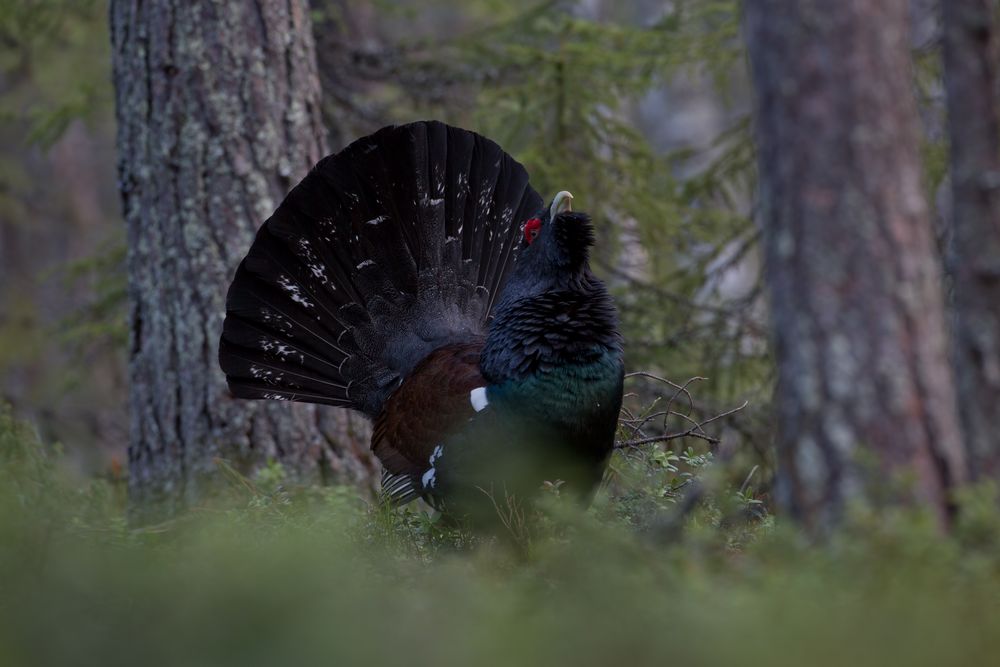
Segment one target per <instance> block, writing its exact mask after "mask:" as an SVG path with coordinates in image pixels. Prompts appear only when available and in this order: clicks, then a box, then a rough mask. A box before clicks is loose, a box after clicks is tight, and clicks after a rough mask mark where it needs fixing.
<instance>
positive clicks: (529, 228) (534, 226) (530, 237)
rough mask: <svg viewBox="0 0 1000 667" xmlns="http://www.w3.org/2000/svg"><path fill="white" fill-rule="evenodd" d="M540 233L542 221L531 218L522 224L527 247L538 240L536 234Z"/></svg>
mask: <svg viewBox="0 0 1000 667" xmlns="http://www.w3.org/2000/svg"><path fill="white" fill-rule="evenodd" d="M541 231H542V221H541V220H539V219H538V218H532V219H531V220H528V221H527V222H526V223H524V241H525V243H527V244H528V245H531V242H532V241H534V240H535V239H536V238H538V233H539V232H541Z"/></svg>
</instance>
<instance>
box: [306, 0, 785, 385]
mask: <svg viewBox="0 0 1000 667" xmlns="http://www.w3.org/2000/svg"><path fill="white" fill-rule="evenodd" d="M320 4H321V6H324V7H327V6H329V7H334V8H336V11H335V12H334V14H336V15H337V17H338V18H337V19H336V20H334V21H333V22H332V25H333V26H340V27H341V28H343V26H344V25H346V24H349V23H350V21H349V20H348V19H347V18H345V16H344V14H345V10H344V8H343V7H341V6H340V3H335V2H331V3H320ZM597 6H600V7H601V9H594V10H593V11H595V12H596V11H601V12H603V14H602V15H601V16H592V15H588V14H587V11H588V10H586V9H581V7H579V6H578V5H576V4H574V3H566V2H559V1H542V2H514V3H509V2H508V3H499V2H494V1H492V0H477V1H475V2H470V3H464V4H463V5H462V7H461V8H457V7H456V6H454V4H453V3H448V4H447V6H446V4H445V3H439V2H436V1H433V0H432V1H430V2H428V1H427V0H412V1H411V2H404V3H392V4H391V5H390V4H389V3H385V4H378V5H376V7H377V9H376V10H375V11H376V13H377V15H378V19H379V20H378V22H377V23H378V30H377V31H376V32H377V37H378V41H379V42H380V47H381V48H380V49H375V50H373V49H372V48H371V46H370V45H366V46H359V47H358V53H359V54H363V55H364V62H365V63H366V64H367V65H369V66H370V67H372V68H373V70H374V72H375V73H376V77H377V78H378V80H379V86H378V87H377V88H376V89H372V88H368V89H367V91H368V92H369V93H370V94H369V95H368V97H369V98H370V99H371V98H373V99H374V100H376V104H375V108H376V111H375V112H373V115H375V116H377V118H376V119H375V120H374V121H373V123H372V124H373V125H374V124H380V123H382V122H388V121H390V120H391V121H396V122H404V121H408V120H412V119H413V118H414V117H437V118H442V119H444V120H446V121H449V122H452V123H455V124H458V125H463V126H466V127H471V128H473V129H476V130H478V131H480V132H482V133H483V134H486V135H487V136H490V137H493V138H495V139H496V140H497V141H498V142H499V143H500V144H501V145H503V146H504V147H505V148H507V149H508V150H510V151H511V152H512V153H513V154H514V155H515V156H516V157H517V158H518V159H519V160H521V161H523V162H524V163H525V164H526V166H527V167H528V169H529V172H530V173H531V176H532V184H533V185H534V186H535V187H536V189H538V190H539V191H540V192H541V193H543V194H544V195H548V196H551V195H552V194H554V193H555V192H557V191H559V190H564V189H565V190H570V191H572V192H573V193H574V194H575V195H576V201H575V204H576V206H577V207H579V208H580V209H582V210H586V211H588V212H589V213H591V215H592V216H593V217H594V219H595V222H596V224H597V227H598V230H599V236H600V238H599V242H598V245H597V248H596V250H595V252H596V257H595V263H596V265H597V267H598V270H599V271H600V272H601V273H603V274H604V275H605V277H607V278H608V279H609V281H610V282H611V283H612V285H613V287H614V289H615V290H616V292H617V296H618V298H619V303H620V304H621V306H622V311H623V324H624V328H625V334H626V339H627V342H628V349H627V355H628V359H627V361H628V363H629V364H630V365H631V366H632V367H633V368H649V369H654V368H658V369H665V370H668V371H669V374H670V375H671V376H672V377H675V378H679V379H680V378H686V377H689V376H692V375H703V374H706V373H707V370H708V369H711V370H712V371H713V373H712V374H713V376H720V375H724V376H725V377H726V378H727V379H728V380H729V381H727V382H718V383H714V384H713V385H712V390H711V391H712V392H715V393H713V394H712V398H714V399H716V400H718V401H728V400H731V399H732V398H733V397H735V396H746V395H747V394H757V395H759V396H760V397H762V398H763V397H766V396H767V395H768V391H769V389H768V386H769V381H770V362H769V359H768V357H767V351H766V346H765V345H764V344H763V340H764V336H763V333H764V332H763V328H762V327H761V326H760V324H759V323H758V322H757V320H758V319H759V313H755V312H752V309H751V306H752V305H753V303H754V302H755V300H757V301H759V299H756V297H757V296H758V294H757V292H756V290H753V291H751V293H749V294H747V295H745V296H743V297H741V298H740V299H739V300H738V301H736V302H733V301H732V296H731V295H729V294H725V293H723V291H721V290H719V289H718V277H719V275H721V273H723V272H724V271H725V270H726V269H727V268H731V267H732V266H734V265H736V264H738V263H739V262H740V261H741V260H743V259H746V258H747V257H748V256H752V255H753V253H754V252H755V244H756V238H757V236H756V233H755V231H754V227H753V225H752V224H751V220H750V216H749V203H748V202H749V200H750V193H751V192H752V190H753V187H754V164H753V160H754V154H753V150H752V144H751V141H750V123H749V120H748V117H747V115H746V112H745V111H742V107H743V106H745V101H741V100H744V99H745V95H744V94H743V93H742V92H740V91H742V90H744V89H745V86H744V84H743V83H742V82H743V80H744V78H745V77H744V74H745V71H744V70H745V64H744V60H743V56H742V51H743V47H742V44H741V41H740V39H739V7H738V3H737V2H735V0H686V1H684V2H675V3H669V4H668V5H664V6H662V7H653V6H649V7H645V6H640V4H639V3H625V4H622V5H621V6H616V7H610V5H609V3H597V5H595V7H597ZM321 20H322V19H321ZM334 29H336V28H334ZM342 39H347V40H348V41H349V40H350V39H351V37H350V35H345V36H343V38H342ZM359 57H360V55H359ZM382 77H384V78H382ZM684 78H690V79H693V80H704V79H707V80H709V81H711V82H714V84H715V94H716V95H717V97H718V100H716V105H717V106H719V107H721V108H723V110H724V111H725V112H726V113H724V114H723V115H727V114H728V115H730V116H732V120H731V121H727V122H724V123H722V127H720V128H719V136H718V138H717V140H716V141H715V142H714V143H712V144H709V145H704V146H702V145H697V144H690V145H682V146H680V147H678V148H676V149H673V150H670V151H664V150H663V149H662V148H660V147H658V146H657V145H655V144H654V142H653V140H652V139H651V138H650V137H651V135H653V134H655V131H656V129H657V128H658V126H660V125H663V126H667V125H669V124H670V123H671V122H672V114H673V109H672V108H671V106H670V103H669V102H666V103H661V104H660V106H659V107H654V108H658V109H659V110H660V112H661V113H662V114H663V118H662V121H660V122H658V121H656V120H652V121H650V120H646V121H645V122H640V121H639V120H638V110H639V107H640V106H641V105H642V104H643V102H644V101H647V100H648V99H649V97H650V96H651V95H657V94H659V93H660V92H661V91H663V90H664V89H666V88H668V87H669V86H670V85H671V83H672V82H674V81H676V80H678V79H684ZM703 87H704V86H703ZM332 93H333V94H332V95H329V99H330V100H331V103H332V104H334V105H335V106H336V105H338V104H340V102H339V100H340V97H339V96H340V95H342V93H343V91H342V90H340V89H339V88H338V90H336V91H332ZM737 98H739V99H737ZM741 105H742V106H741ZM337 108H338V110H340V109H341V108H340V107H337ZM330 116H331V118H334V119H335V118H342V117H343V116H344V114H343V113H331V114H330ZM366 129H370V128H366ZM359 131H360V130H359ZM630 267H631V268H630ZM754 280H755V277H753V276H751V277H750V279H749V282H750V283H753V282H754ZM750 339H753V340H756V341H757V344H755V345H748V343H747V341H748V340H750ZM716 371H717V372H716Z"/></svg>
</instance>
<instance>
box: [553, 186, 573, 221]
mask: <svg viewBox="0 0 1000 667" xmlns="http://www.w3.org/2000/svg"><path fill="white" fill-rule="evenodd" d="M572 210H573V195H572V194H570V193H569V192H566V191H565V190H563V191H562V192H560V193H559V194H557V195H556V196H555V199H553V200H552V206H551V208H549V220H555V219H556V216H557V215H559V214H560V213H566V212H568V211H572Z"/></svg>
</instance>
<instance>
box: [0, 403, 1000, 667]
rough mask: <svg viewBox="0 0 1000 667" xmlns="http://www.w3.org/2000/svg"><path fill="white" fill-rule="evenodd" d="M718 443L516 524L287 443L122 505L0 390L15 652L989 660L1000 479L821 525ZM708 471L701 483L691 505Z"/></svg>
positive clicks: (23, 661) (6, 642)
mask: <svg viewBox="0 0 1000 667" xmlns="http://www.w3.org/2000/svg"><path fill="white" fill-rule="evenodd" d="M661 451H662V450H661ZM713 465H717V462H715V463H713V462H712V458H711V457H710V456H706V455H702V454H698V453H697V452H695V451H693V450H687V449H684V450H671V453H668V454H663V455H651V456H649V457H635V456H633V457H629V456H625V455H623V454H619V455H618V456H617V458H616V460H615V467H616V470H617V472H616V474H615V475H614V476H613V477H612V480H611V482H610V483H609V484H608V485H607V486H606V488H604V489H603V490H602V491H601V493H600V494H599V497H598V499H597V501H596V503H595V506H594V507H593V508H592V509H591V510H590V511H588V512H580V511H579V510H578V509H576V508H574V507H572V506H567V505H566V503H565V502H564V501H563V499H562V498H561V497H560V496H559V494H558V493H555V492H554V493H552V494H550V495H551V496H552V498H551V499H550V502H546V503H544V507H545V509H544V511H542V512H541V516H539V517H533V518H532V519H531V521H530V523H531V529H530V531H529V534H530V536H529V539H528V541H527V542H526V543H520V544H519V543H517V542H516V541H515V540H511V539H482V538H474V537H472V536H470V535H469V534H467V533H465V532H463V531H461V530H458V529H456V528H454V527H451V526H449V525H446V524H445V523H444V522H442V521H440V520H439V519H436V518H435V517H434V516H433V515H432V514H430V513H428V512H425V511H421V510H420V509H419V508H403V509H398V510H387V509H385V508H383V507H379V506H378V505H374V504H371V503H368V502H366V501H364V500H362V499H361V498H360V497H359V496H358V495H357V494H356V493H355V492H354V491H353V490H351V489H345V488H292V487H290V486H288V485H287V483H286V480H285V478H284V475H283V473H282V470H281V468H280V466H277V465H272V466H270V467H268V468H266V469H264V470H263V471H261V472H260V473H259V474H258V475H257V476H256V477H255V478H254V479H247V478H245V477H242V476H241V475H239V474H238V473H236V472H235V471H233V470H232V469H230V468H228V466H226V465H225V463H223V462H220V467H221V468H222V470H223V472H224V475H222V476H223V477H225V478H227V479H228V480H229V487H230V492H229V494H228V495H227V496H226V497H225V499H222V500H219V501H218V502H214V503H212V505H211V506H205V507H201V508H197V509H195V510H192V511H190V512H188V513H187V514H185V515H183V516H181V517H178V518H176V519H174V520H172V521H170V522H167V523H164V524H160V525H156V526H147V527H144V528H130V527H129V526H127V525H126V523H125V521H124V519H123V516H124V514H123V503H122V496H121V493H120V489H117V488H116V487H115V486H114V485H113V484H111V483H108V482H103V481H86V482H81V481H80V480H77V479H73V478H71V477H68V476H67V475H66V474H64V473H63V471H62V466H61V464H60V454H59V451H58V449H57V448H53V447H49V446H46V445H45V444H43V443H41V442H39V440H38V438H37V437H36V436H35V434H34V433H33V431H32V430H31V429H30V428H29V427H28V426H26V425H25V424H23V423H19V422H18V421H17V420H15V419H14V418H12V416H11V415H10V414H9V412H3V413H2V415H0V664H2V665H5V666H11V667H17V666H19V665H31V666H35V665H50V664H51V665H60V664H103V665H116V664H123V665H124V664H129V665H133V664H136V663H140V664H151V665H159V664H163V665H180V664H183V665H258V664H259V665H310V664H333V665H340V664H344V665H353V664H407V665H409V664H414V663H415V664H445V665H447V664H456V665H471V664H476V665H479V664H486V665H489V664H507V665H510V664H513V665H543V664H544V665H551V664H564V663H573V664H580V665H607V664H657V665H659V664H668V663H677V664H719V665H731V664H749V665H754V664H768V665H785V664H787V665H803V664H808V665H845V664H851V665H855V664H913V665H919V664H934V665H942V664H947V665H957V664H970V665H981V664H989V663H991V662H992V660H993V657H994V656H995V655H997V651H998V650H1000V635H997V634H996V633H995V632H993V630H994V629H995V628H996V627H997V624H998V622H1000V609H998V601H1000V558H998V554H1000V515H998V513H997V510H996V507H997V497H996V493H995V490H993V489H991V488H988V487H984V488H979V489H975V490H970V491H968V492H966V493H964V494H963V496H962V497H961V498H960V503H961V507H962V512H961V514H960V516H961V519H960V520H959V522H958V524H957V525H956V527H955V530H954V533H953V535H952V536H950V537H943V536H941V535H940V534H939V533H938V532H937V531H936V529H935V528H934V522H932V521H930V520H927V518H926V517H923V516H921V515H919V514H909V513H904V512H901V511H898V510H897V511H892V512H880V513H878V514H876V513H872V512H868V513H866V512H863V511H860V510H859V511H857V512H856V513H855V515H854V516H853V517H852V519H851V521H850V522H849V523H848V526H847V527H846V529H845V530H844V531H842V532H841V533H839V534H838V535H836V536H834V537H831V538H830V539H829V540H827V541H826V542H824V543H822V544H813V543H810V542H808V541H807V540H805V539H804V538H803V536H802V535H801V534H799V533H797V532H795V531H794V530H793V529H792V528H791V527H790V526H789V525H787V524H786V523H785V522H784V521H781V520H774V518H773V517H770V516H768V515H766V513H764V512H763V511H762V508H761V507H759V506H758V503H759V500H758V499H756V498H754V497H752V496H753V494H752V493H750V492H748V489H747V488H732V487H731V486H729V485H727V484H722V485H714V483H713V482H712V481H711V478H712V474H713V473H712V472H711V469H712V466H713ZM721 478H722V477H720V479H721ZM677 479H681V480H684V479H688V480H692V481H691V482H689V483H688V484H686V485H684V484H683V481H682V482H676V481H671V480H677ZM664 485H666V486H664ZM695 486H699V487H700V488H701V489H702V494H703V495H702V500H703V501H704V502H703V503H701V504H699V505H698V506H697V507H695V508H693V509H692V508H691V507H689V505H688V503H687V502H686V498H687V497H688V496H687V494H688V493H690V492H691V490H692V489H693V488H694V487H695ZM741 486H742V485H741ZM675 487H680V488H679V490H678V489H677V488H675ZM671 489H673V490H671Z"/></svg>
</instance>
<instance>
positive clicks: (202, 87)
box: [111, 0, 371, 514]
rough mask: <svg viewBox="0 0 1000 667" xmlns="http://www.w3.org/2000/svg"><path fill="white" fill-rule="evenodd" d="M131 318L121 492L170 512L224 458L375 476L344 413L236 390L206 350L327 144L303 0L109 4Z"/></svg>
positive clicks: (319, 475) (359, 433) (195, 493)
mask: <svg viewBox="0 0 1000 667" xmlns="http://www.w3.org/2000/svg"><path fill="white" fill-rule="evenodd" d="M111 28H112V46H113V61H114V62H113V65H114V83H115V89H116V102H117V119H118V149H119V161H120V164H119V176H120V187H121V193H122V201H123V207H124V215H125V220H126V224H127V228H128V245H129V255H128V273H129V295H130V317H131V323H130V324H131V343H130V344H131V357H130V380H131V390H130V391H131V397H130V401H131V404H130V412H131V432H130V445H129V474H130V478H129V495H130V502H131V503H132V505H133V507H136V508H140V514H142V510H141V508H149V507H156V512H157V513H162V512H171V511H174V510H176V509H177V508H178V507H181V506H183V505H186V504H189V503H191V502H193V501H196V500H198V499H199V498H202V497H203V496H204V495H205V493H206V489H207V480H208V478H210V477H211V476H212V475H213V473H214V472H215V471H216V468H217V466H216V464H215V463H214V458H215V457H222V458H225V459H227V460H230V461H232V462H234V463H235V464H236V466H237V467H238V468H239V469H242V470H247V471H249V470H250V469H252V468H253V467H254V466H256V465H259V464H261V463H264V462H266V461H268V460H272V459H273V460H277V461H279V462H280V463H282V464H283V465H284V466H285V468H286V469H287V470H288V471H289V472H290V473H291V474H292V475H293V476H294V477H295V478H297V479H299V480H303V481H306V480H313V479H335V480H363V479H366V478H367V477H368V476H369V473H370V470H371V465H370V458H369V454H368V451H367V450H368V446H367V436H366V433H365V431H366V428H367V427H366V425H365V424H364V423H363V422H362V420H361V419H360V418H357V417H353V416H348V415H347V413H345V412H342V411H331V410H329V409H319V408H315V407H313V406H307V405H296V404H290V403H284V402H282V403H278V402H248V401H235V400H233V399H231V398H229V396H228V392H227V390H226V386H225V380H224V377H223V375H222V373H221V371H220V370H219V367H218V362H217V359H216V355H217V349H218V348H217V346H218V341H219V335H220V333H221V328H222V320H223V316H224V314H225V295H226V289H227V287H228V284H229V281H230V280H231V278H232V276H233V272H234V271H235V269H236V265H237V264H238V263H239V261H240V259H241V258H242V257H243V255H244V254H245V253H246V251H247V249H248V248H249V246H250V242H251V240H252V239H253V235H254V233H255V231H256V229H257V227H258V226H260V224H261V223H262V222H263V221H264V220H265V218H267V216H269V215H270V214H271V212H272V211H273V210H274V208H275V207H276V206H277V204H278V203H279V202H280V201H281V199H282V197H283V196H284V194H285V193H286V192H287V191H288V190H289V188H290V187H291V186H292V185H294V184H295V183H296V182H297V181H298V179H299V178H301V177H302V176H303V175H304V174H305V173H306V171H307V170H308V169H309V168H310V167H311V166H312V165H313V164H314V163H315V162H316V161H317V160H318V159H319V158H320V157H322V155H323V153H324V146H323V136H324V129H323V127H322V126H321V122H320V112H319V84H318V80H317V75H316V64H315V53H314V47H313V41H312V35H311V32H310V31H311V25H310V20H309V14H308V3H307V2H306V1H305V0H289V1H287V2H286V1H285V0H281V1H280V2H279V1H278V0H261V1H259V2H255V3H249V2H232V3H227V2H189V1H188V0H145V1H144V2H141V3H140V2H133V1H132V0H113V1H112V3H111Z"/></svg>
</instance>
